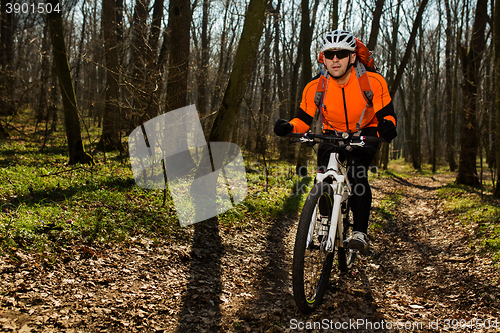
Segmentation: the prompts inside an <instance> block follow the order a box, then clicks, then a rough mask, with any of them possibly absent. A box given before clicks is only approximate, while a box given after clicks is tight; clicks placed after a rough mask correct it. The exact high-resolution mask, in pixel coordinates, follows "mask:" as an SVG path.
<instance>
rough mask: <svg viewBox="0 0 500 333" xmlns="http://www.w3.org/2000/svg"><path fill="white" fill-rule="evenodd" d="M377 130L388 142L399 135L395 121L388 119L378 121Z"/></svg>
mask: <svg viewBox="0 0 500 333" xmlns="http://www.w3.org/2000/svg"><path fill="white" fill-rule="evenodd" d="M377 131H378V133H379V135H380V137H382V138H384V139H385V140H386V141H387V142H391V141H392V139H394V138H395V137H396V136H397V135H398V132H396V126H394V123H393V122H392V121H390V120H387V119H382V120H381V121H380V122H379V123H378V126H377Z"/></svg>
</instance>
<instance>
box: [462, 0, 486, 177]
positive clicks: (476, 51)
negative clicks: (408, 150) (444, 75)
mask: <svg viewBox="0 0 500 333" xmlns="http://www.w3.org/2000/svg"><path fill="white" fill-rule="evenodd" d="M487 20H488V14H487V0H478V1H477V7H476V16H475V18H474V25H473V26H472V39H471V46H470V48H469V50H466V49H465V47H463V46H462V47H460V54H461V58H462V68H463V74H464V84H463V87H462V91H463V94H464V109H463V120H462V126H461V131H460V161H459V165H458V175H457V183H458V184H464V185H471V186H478V185H479V178H478V176H477V169H476V157H477V151H478V147H479V138H478V133H477V117H476V102H477V90H478V82H479V67H480V64H481V58H482V53H483V51H484V48H485V37H484V32H485V29H486V22H487Z"/></svg>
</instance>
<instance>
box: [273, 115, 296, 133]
mask: <svg viewBox="0 0 500 333" xmlns="http://www.w3.org/2000/svg"><path fill="white" fill-rule="evenodd" d="M291 131H293V125H292V124H290V123H289V122H288V121H287V120H285V119H278V120H276V122H275V123H274V134H276V135H278V136H286V135H287V134H288V133H290V132H291Z"/></svg>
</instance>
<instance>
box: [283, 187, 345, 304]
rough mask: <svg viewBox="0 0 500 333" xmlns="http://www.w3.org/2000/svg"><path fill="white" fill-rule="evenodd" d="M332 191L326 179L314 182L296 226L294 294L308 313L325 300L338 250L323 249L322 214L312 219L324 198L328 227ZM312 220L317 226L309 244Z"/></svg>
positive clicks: (297, 301) (331, 206) (331, 207)
mask: <svg viewBox="0 0 500 333" xmlns="http://www.w3.org/2000/svg"><path fill="white" fill-rule="evenodd" d="M333 194H334V191H333V189H332V187H331V186H330V185H329V184H327V183H325V182H320V183H317V184H315V185H314V187H313V188H312V190H311V191H310V193H309V195H308V196H307V199H306V202H305V203H304V207H303V208H302V213H301V215H300V220H299V224H298V227H297V235H296V237H295V246H294V251H293V264H292V287H293V297H294V299H295V304H296V306H297V308H298V309H299V311H301V312H302V313H306V314H307V313H311V312H313V311H314V310H315V309H316V308H317V307H318V305H319V304H320V303H321V301H322V300H323V297H324V295H325V292H326V288H327V286H328V283H329V279H330V273H331V270H332V267H333V259H334V256H335V252H336V251H332V252H327V251H324V249H323V247H324V245H326V236H322V235H318V230H319V228H318V224H320V223H321V219H320V218H318V216H320V214H317V216H316V218H314V221H312V220H313V216H314V213H315V210H317V211H319V208H318V207H319V202H320V199H321V198H325V199H324V200H325V202H326V205H323V206H322V210H323V213H325V214H323V215H324V216H328V229H329V227H330V225H329V224H330V217H331V212H332V209H333V200H334V196H333ZM311 223H314V224H315V226H314V231H313V237H312V242H311V244H310V245H309V246H307V244H306V243H307V236H308V233H309V229H310V225H311ZM327 232H328V231H327ZM335 243H336V242H335ZM322 246H323V247H322Z"/></svg>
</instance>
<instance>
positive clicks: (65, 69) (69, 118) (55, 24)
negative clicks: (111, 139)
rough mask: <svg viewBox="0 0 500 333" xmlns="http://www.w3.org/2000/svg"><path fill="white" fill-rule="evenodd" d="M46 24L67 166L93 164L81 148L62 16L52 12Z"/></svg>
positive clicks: (53, 3) (54, 1)
mask: <svg viewBox="0 0 500 333" xmlns="http://www.w3.org/2000/svg"><path fill="white" fill-rule="evenodd" d="M50 2H51V4H52V7H53V8H55V7H56V6H57V5H60V4H59V0H51V1H50ZM48 24H49V29H50V38H51V40H52V52H53V55H54V64H55V66H56V68H57V75H58V78H59V87H60V89H61V96H62V101H63V107H64V124H65V127H66V138H67V139H68V150H69V164H77V163H87V164H94V161H93V159H92V157H91V156H90V155H89V154H87V153H86V152H85V150H84V148H83V142H82V137H81V131H80V119H79V117H78V110H77V104H76V96H75V89H74V87H73V79H72V78H71V71H70V68H69V63H68V56H67V54H66V45H65V43H64V34H63V29H64V28H63V21H62V15H61V14H58V13H55V12H53V13H52V14H50V15H49V20H48Z"/></svg>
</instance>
